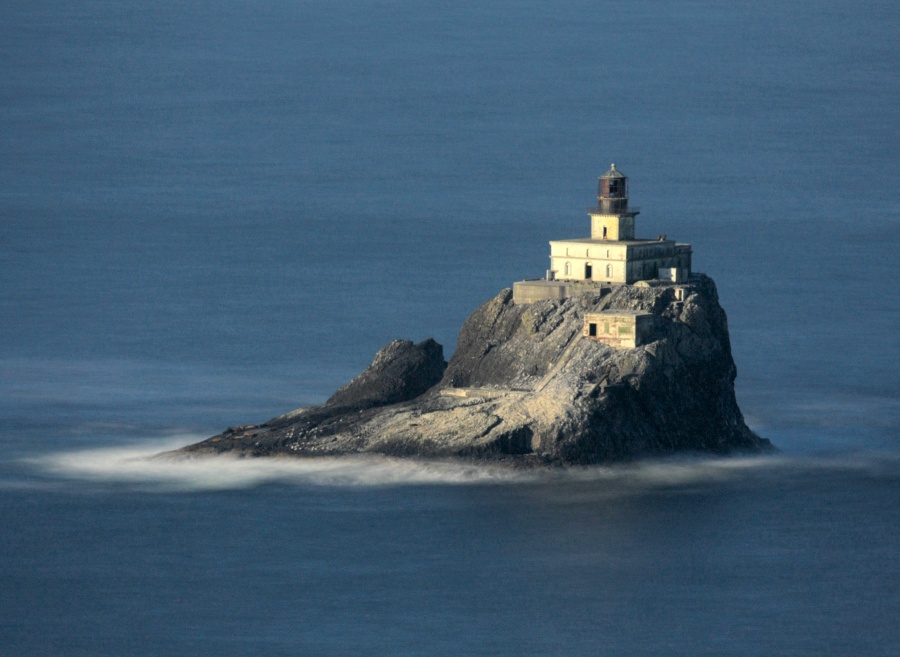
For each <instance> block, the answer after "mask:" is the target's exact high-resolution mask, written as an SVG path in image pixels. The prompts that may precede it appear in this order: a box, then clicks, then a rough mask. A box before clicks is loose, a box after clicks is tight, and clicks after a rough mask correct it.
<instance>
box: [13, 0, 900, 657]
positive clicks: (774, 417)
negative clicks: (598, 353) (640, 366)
mask: <svg viewBox="0 0 900 657" xmlns="http://www.w3.org/2000/svg"><path fill="white" fill-rule="evenodd" d="M898 31H900V4H898V3H896V2H894V1H887V0H873V1H872V2H866V3H861V4H847V3H838V2H831V1H824V0H822V1H813V0H798V1H796V2H787V3H785V2H771V1H769V0H762V1H758V2H752V3H750V2H727V3H726V2H704V1H695V2H686V1H685V2H681V1H670V2H661V1H657V0H636V1H634V2H628V3H621V2H617V3H613V2H607V1H605V0H601V1H597V0H593V1H591V2H584V1H580V0H574V1H572V2H565V3H562V2H556V3H547V2H544V3H542V2H517V3H512V2H490V1H489V2H477V3H476V2H455V3H439V2H431V1H429V0H419V1H417V2H409V1H406V0H394V1H387V0H386V1H383V2H379V1H374V0H371V1H367V0H346V1H342V0H329V1H326V0H254V1H252V2H250V1H243V2H241V1H238V0H222V1H221V2H202V3H201V2H177V3H176V2H168V1H166V0H163V1H161V2H154V3H146V2H134V1H133V0H116V1H115V2H113V1H101V0H86V1H85V2H80V3H63V2H58V1H49V0H48V1H41V0H32V1H29V2H24V1H20V0H5V1H4V2H3V3H0V655H3V656H6V655H10V656H16V657H23V656H30V655H35V656H37V655H40V656H44V655H67V656H95V655H111V656H112V655H115V656H117V657H123V656H130V655H136V656H137V655H141V656H144V655H199V656H205V655H210V656H213V655H215V656H228V655H242V656H243V655H322V656H331V655H361V654H367V655H369V654H383V655H448V656H449V655H454V656H456V655H500V656H506V655H509V656H514V655H515V656H521V655H534V656H539V655H540V656H544V655H560V656H570V655H571V656H581V655H585V656H587V655H591V656H594V655H616V656H618V655H635V656H644V655H692V656H693V655H701V656H702V655H710V656H713V655H716V656H719V655H741V656H744V655H767V656H768V655H796V656H807V655H809V656H817V657H818V656H823V655H835V656H838V655H839V656H842V657H843V656H846V655H854V656H857V655H879V656H885V657H888V656H894V655H897V654H900V384H898V380H900V376H898V375H900V340H898V329H900V293H898V289H900V288H898V283H897V279H898V276H897V272H898V258H897V253H898V252H900V222H898V219H900V202H898V192H897V189H898V187H897V179H898V174H900V109H898V108H900V39H898V37H897V34H898ZM611 162H615V163H616V165H617V167H618V168H619V169H620V170H622V171H624V172H625V173H626V175H628V176H629V182H630V191H631V194H630V196H631V199H632V203H633V204H635V205H638V206H640V207H641V209H642V213H641V215H640V216H639V218H638V233H639V234H641V235H643V236H646V237H655V236H656V235H658V234H662V233H665V234H667V235H668V236H669V237H673V238H676V239H678V240H682V241H687V242H690V243H692V244H693V245H694V253H695V256H694V257H695V261H694V265H695V269H696V270H698V271H704V272H706V273H708V274H709V275H711V276H712V277H713V278H714V279H715V280H716V282H717V284H718V287H719V294H720V298H721V302H722V304H723V306H724V308H725V309H726V311H727V313H728V316H729V326H730V331H731V339H732V349H733V354H734V358H735V361H736V363H737V367H738V380H737V394H738V400H739V402H740V405H741V408H742V410H743V411H744V414H745V416H746V418H747V421H748V423H749V424H750V426H751V427H752V428H753V429H754V430H755V431H757V432H758V433H759V434H760V435H762V436H765V437H767V438H770V439H771V440H772V441H773V442H774V443H775V444H776V445H777V446H778V447H779V448H780V449H781V453H780V454H779V455H777V456H773V457H765V458H736V459H725V460H720V459H704V458H694V459H675V460H663V461H652V462H646V463H641V464H630V465H619V466H611V467H603V468H586V469H575V470H572V471H567V472H551V473H536V472H529V473H513V472H509V471H505V470H496V469H492V468H486V467H474V466H469V465H460V464H449V463H429V462H410V461H397V460H391V459H377V458H372V459H335V460H314V461H307V460H288V461H284V460H272V461H237V460H233V459H230V458H219V459H207V460H197V461H188V462H177V463H173V462H171V461H166V460H160V459H157V458H154V455H155V454H158V453H159V452H160V451H164V450H166V449H171V448H173V447H177V446H180V445H184V444H187V443H189V442H193V441H196V440H199V439H202V438H204V437H207V436H209V435H212V434H214V433H218V432H219V431H221V430H222V429H223V428H225V427H227V426H230V425H236V424H244V423H257V422H261V421H264V420H266V419H268V418H270V417H272V416H275V415H277V414H280V413H282V412H285V411H287V410H290V409H292V408H296V407H299V406H304V405H309V404H314V403H319V402H322V401H324V399H326V398H327V397H328V396H329V395H330V394H331V392H333V390H334V389H335V388H337V387H338V386H339V385H342V384H343V383H345V382H346V381H348V380H349V379H350V378H352V377H353V376H354V375H355V374H356V373H358V372H359V371H361V370H362V369H363V368H364V367H365V366H366V365H367V364H368V362H369V361H370V360H371V358H372V356H373V355H374V353H375V351H376V350H377V349H378V348H379V347H381V346H382V345H384V344H385V343H387V342H388V341H390V340H392V339H394V338H398V337H401V338H409V339H413V340H416V341H419V340H422V339H425V338H427V337H432V336H433V337H434V338H435V339H437V340H438V341H439V342H440V343H442V344H443V345H444V348H445V353H446V355H447V356H449V355H450V354H452V351H453V349H454V345H455V342H456V334H457V331H458V329H459V326H460V325H461V323H462V322H463V321H464V319H465V318H466V316H467V315H468V314H469V313H470V312H471V311H473V310H474V309H475V308H476V307H477V306H478V305H479V304H480V303H482V302H483V301H485V300H486V299H488V298H490V297H492V296H493V295H494V294H496V292H498V291H499V290H500V289H502V288H504V287H508V286H510V285H511V283H512V282H513V281H515V280H520V279H523V278H534V277H540V276H542V275H543V273H544V270H545V269H546V268H547V262H548V261H547V256H548V246H547V241H548V240H550V239H555V238H567V237H578V236H583V235H586V234H587V232H588V230H589V223H588V218H587V216H586V214H585V208H587V207H588V206H589V205H591V203H592V202H594V201H595V199H596V183H597V176H599V175H600V174H601V173H602V172H604V171H605V170H606V169H607V168H608V167H609V164H610V163H611Z"/></svg>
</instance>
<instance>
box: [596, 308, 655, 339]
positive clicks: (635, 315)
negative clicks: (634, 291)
mask: <svg viewBox="0 0 900 657" xmlns="http://www.w3.org/2000/svg"><path fill="white" fill-rule="evenodd" d="M653 327H654V315H653V313H648V312H641V311H637V310H604V311H602V312H599V313H587V314H585V316H584V331H583V332H582V335H584V337H586V338H588V339H590V340H596V341H597V342H602V343H603V344H608V345H609V346H610V347H616V348H617V349H634V348H635V347H640V346H641V345H643V344H647V343H648V342H650V340H651V337H652V333H653Z"/></svg>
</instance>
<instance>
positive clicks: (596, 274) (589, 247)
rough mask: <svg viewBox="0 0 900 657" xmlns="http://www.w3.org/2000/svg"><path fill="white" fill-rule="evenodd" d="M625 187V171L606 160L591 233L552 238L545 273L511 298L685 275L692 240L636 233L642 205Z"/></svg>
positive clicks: (678, 280) (561, 294)
mask: <svg viewBox="0 0 900 657" xmlns="http://www.w3.org/2000/svg"><path fill="white" fill-rule="evenodd" d="M628 192H629V190H628V177H627V176H626V175H625V174H624V173H622V172H621V171H620V170H619V169H618V168H616V165H615V164H612V165H610V167H609V171H607V172H606V173H604V174H603V175H601V176H600V179H599V182H598V184H597V205H596V206H593V207H591V208H589V209H588V216H590V219H591V224H590V229H591V232H590V237H575V238H571V239H563V240H553V241H551V242H550V269H549V270H547V278H546V279H544V280H531V281H519V282H517V283H516V284H515V285H514V286H513V298H514V300H515V302H516V303H533V302H534V301H538V300H540V299H563V298H565V297H567V296H572V295H573V294H578V293H579V292H580V291H583V290H584V289H585V288H586V287H591V286H601V285H632V284H634V283H638V282H640V281H648V282H649V281H656V282H657V283H658V284H665V283H666V282H669V283H681V282H683V281H686V280H687V279H688V278H689V277H690V274H691V256H692V251H691V245H690V244H685V243H681V242H675V241H674V240H670V239H667V238H666V236H665V235H661V236H659V237H657V238H656V239H642V238H639V237H636V236H635V235H636V233H635V218H636V217H637V215H638V214H639V213H640V210H639V209H638V208H636V207H633V206H631V205H629V199H628Z"/></svg>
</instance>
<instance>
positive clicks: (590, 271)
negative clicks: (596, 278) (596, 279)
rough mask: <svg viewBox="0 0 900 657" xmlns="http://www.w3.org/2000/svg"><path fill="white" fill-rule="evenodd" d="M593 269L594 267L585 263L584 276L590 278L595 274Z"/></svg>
mask: <svg viewBox="0 0 900 657" xmlns="http://www.w3.org/2000/svg"><path fill="white" fill-rule="evenodd" d="M593 269H594V268H593V267H591V266H590V265H585V266H584V277H585V278H587V279H590V278H591V277H592V275H593Z"/></svg>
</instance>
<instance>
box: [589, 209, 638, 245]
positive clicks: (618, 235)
mask: <svg viewBox="0 0 900 657" xmlns="http://www.w3.org/2000/svg"><path fill="white" fill-rule="evenodd" d="M604 229H605V232H604ZM591 237H592V238H593V239H595V240H633V239H634V216H633V215H626V216H624V217H623V216H619V215H615V214H592V215H591Z"/></svg>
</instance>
